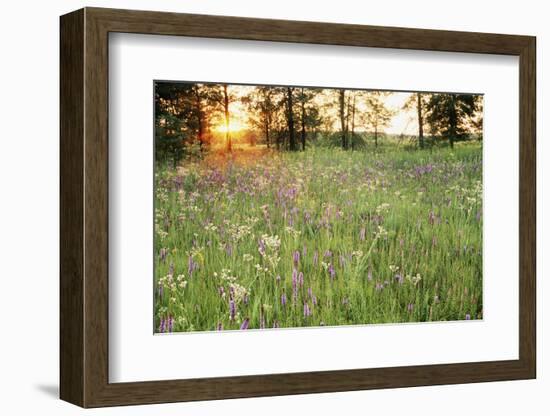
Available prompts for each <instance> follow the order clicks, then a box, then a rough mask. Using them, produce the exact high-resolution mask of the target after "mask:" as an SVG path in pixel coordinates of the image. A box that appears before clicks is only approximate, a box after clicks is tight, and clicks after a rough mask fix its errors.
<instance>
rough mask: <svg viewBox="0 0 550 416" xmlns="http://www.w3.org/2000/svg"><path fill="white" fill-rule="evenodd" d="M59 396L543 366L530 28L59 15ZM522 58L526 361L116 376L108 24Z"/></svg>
mask: <svg viewBox="0 0 550 416" xmlns="http://www.w3.org/2000/svg"><path fill="white" fill-rule="evenodd" d="M60 30H61V44H60V48H61V49H60V55H61V60H60V63H61V75H60V76H61V78H60V81H61V82H60V83H61V92H60V94H61V95H60V101H61V120H60V126H61V127H60V129H61V139H60V140H61V154H60V159H61V168H60V187H61V199H60V205H61V207H60V209H61V212H60V221H61V228H60V233H61V242H60V263H61V267H60V279H61V280H60V299H61V300H60V380H61V381H60V384H61V385H60V396H61V399H63V400H66V401H68V402H71V403H74V404H76V405H79V406H82V407H101V406H115V405H131V404H146V403H163V402H178V401H192V400H212V399H226V398H238V397H257V396H270V395H288V394H304V393H321V392H337V391H351V390H363V389H379V388H396V387H410V386H425V385H439V384H454V383H474V382H487V381H499V380H519V379H530V378H535V376H536V332H535V331H536V327H535V311H536V305H535V282H536V277H535V264H536V263H535V262H536V258H535V252H536V235H535V230H536V229H535V223H536V177H535V174H536V173H535V172H536V169H535V160H536V157H535V156H536V151H535V144H536V142H535V127H536V119H535V112H536V96H535V92H536V90H535V82H536V80H535V74H536V69H535V59H536V58H535V52H536V47H535V45H536V43H535V38H534V37H530V36H516V35H500V34H485V33H466V32H451V31H436V30H420V29H402V28H393V27H375V26H361V25H344V24H328V23H313V22H297V21H283V20H264V19H253V18H240V17H222V16H206V15H190V14H176V13H161V12H147V11H130V10H114V9H100V8H85V9H81V10H78V11H75V12H72V13H69V14H67V15H64V16H62V17H61V20H60ZM110 32H126V33H141V34H154V35H174V36H192V37H206V38H224V39H240V40H262V41H277V42H298V43H312V44H330V45H346V46H368V47H380V48H398V49H415V50H428V51H447V52H468V53H483V54H502V55H513V56H518V57H519V67H520V80H519V104H520V105H519V109H518V111H519V120H520V129H519V137H520V140H519V146H518V149H519V163H520V178H519V190H518V192H519V201H520V206H519V218H520V220H519V236H520V237H519V238H520V241H519V270H517V273H519V311H520V312H519V359H518V360H507V361H491V362H471V363H460V364H444V365H418V366H416V365H415V366H406V367H390V368H366V369H354V370H339V371H323V372H306V373H289V374H265V375H253V376H238V377H219V378H204V379H181V380H170V381H147V382H135V383H109V379H108V360H109V354H108V299H109V297H108V287H109V285H108V281H109V280H108V279H109V276H108V223H109V216H108V172H109V166H108V78H109V76H108V65H109V62H108V34H109V33H110Z"/></svg>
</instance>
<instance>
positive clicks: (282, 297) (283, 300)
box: [281, 292, 286, 306]
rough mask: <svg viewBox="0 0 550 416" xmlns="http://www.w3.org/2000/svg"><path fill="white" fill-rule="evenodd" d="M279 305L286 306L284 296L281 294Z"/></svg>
mask: <svg viewBox="0 0 550 416" xmlns="http://www.w3.org/2000/svg"><path fill="white" fill-rule="evenodd" d="M281 305H283V306H286V294H285V292H283V294H282V295H281Z"/></svg>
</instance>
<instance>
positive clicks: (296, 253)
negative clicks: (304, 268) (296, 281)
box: [292, 250, 300, 266]
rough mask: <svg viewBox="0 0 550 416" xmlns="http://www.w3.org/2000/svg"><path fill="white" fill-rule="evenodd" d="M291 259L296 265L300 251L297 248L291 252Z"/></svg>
mask: <svg viewBox="0 0 550 416" xmlns="http://www.w3.org/2000/svg"><path fill="white" fill-rule="evenodd" d="M292 260H293V261H294V266H298V263H300V252H299V251H298V250H296V251H294V253H293V254H292Z"/></svg>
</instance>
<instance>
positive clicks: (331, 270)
mask: <svg viewBox="0 0 550 416" xmlns="http://www.w3.org/2000/svg"><path fill="white" fill-rule="evenodd" d="M328 273H329V275H330V278H331V279H332V280H334V278H335V277H336V270H334V266H333V265H332V263H330V264H329V265H328Z"/></svg>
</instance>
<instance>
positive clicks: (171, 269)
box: [168, 262, 174, 276]
mask: <svg viewBox="0 0 550 416" xmlns="http://www.w3.org/2000/svg"><path fill="white" fill-rule="evenodd" d="M168 274H169V275H170V276H173V275H174V263H172V262H170V266H169V267H168Z"/></svg>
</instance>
